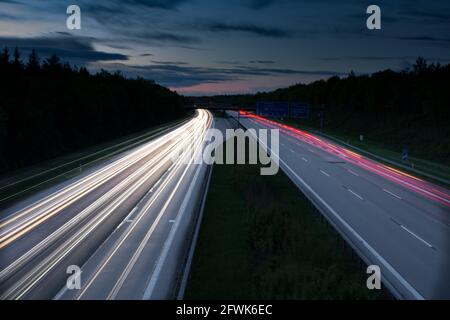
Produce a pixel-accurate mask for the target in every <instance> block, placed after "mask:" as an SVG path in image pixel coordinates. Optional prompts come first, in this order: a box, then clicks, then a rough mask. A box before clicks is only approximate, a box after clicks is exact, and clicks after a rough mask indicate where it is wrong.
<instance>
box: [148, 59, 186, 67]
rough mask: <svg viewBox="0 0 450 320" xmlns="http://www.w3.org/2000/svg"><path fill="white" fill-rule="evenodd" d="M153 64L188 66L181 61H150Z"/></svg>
mask: <svg viewBox="0 0 450 320" xmlns="http://www.w3.org/2000/svg"><path fill="white" fill-rule="evenodd" d="M151 62H152V63H154V64H161V65H174V66H184V65H188V64H189V63H187V62H183V61H158V60H152V61H151Z"/></svg>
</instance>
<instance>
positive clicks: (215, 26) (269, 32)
mask: <svg viewBox="0 0 450 320" xmlns="http://www.w3.org/2000/svg"><path fill="white" fill-rule="evenodd" d="M207 28H208V30H209V31H212V32H246V33H252V34H255V35H258V36H263V37H271V38H286V37H289V36H290V35H291V33H290V32H288V31H286V30H283V29H279V28H267V27H259V26H256V25H247V24H225V23H220V22H217V23H211V24H209V25H208V26H207Z"/></svg>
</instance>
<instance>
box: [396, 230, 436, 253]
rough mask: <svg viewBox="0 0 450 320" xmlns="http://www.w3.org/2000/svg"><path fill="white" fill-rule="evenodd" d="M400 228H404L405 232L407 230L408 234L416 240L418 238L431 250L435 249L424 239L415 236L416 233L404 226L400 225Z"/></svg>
mask: <svg viewBox="0 0 450 320" xmlns="http://www.w3.org/2000/svg"><path fill="white" fill-rule="evenodd" d="M400 228H402V229H403V230H405V231H406V232H408V233H409V234H410V235H412V236H413V237H414V238H416V239H417V240H419V241H421V242H423V243H424V244H426V245H427V246H428V247H429V248H433V249H434V247H433V246H432V245H431V244H430V243H429V242H427V241H425V240H424V239H422V238H421V237H419V236H418V235H417V234H415V233H414V232H412V231H411V230H409V229H408V228H407V227H405V226H404V225H400Z"/></svg>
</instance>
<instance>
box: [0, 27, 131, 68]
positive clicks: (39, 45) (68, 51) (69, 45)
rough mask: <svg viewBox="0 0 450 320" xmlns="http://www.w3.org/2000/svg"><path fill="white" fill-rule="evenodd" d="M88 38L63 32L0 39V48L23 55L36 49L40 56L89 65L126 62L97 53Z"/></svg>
mask: <svg viewBox="0 0 450 320" xmlns="http://www.w3.org/2000/svg"><path fill="white" fill-rule="evenodd" d="M93 41H94V39H93V38H90V37H73V36H68V35H67V33H65V32H59V33H55V35H53V36H47V37H46V36H41V37H35V38H20V37H0V46H2V47H3V46H6V47H16V46H17V47H19V49H20V50H21V51H22V52H23V53H28V52H30V51H31V50H32V49H36V51H37V53H38V54H39V55H40V56H41V57H44V56H50V55H52V54H57V55H58V56H60V57H61V58H62V59H64V60H71V61H73V60H75V61H76V62H82V63H89V62H100V61H114V60H122V61H123V60H128V56H125V55H122V54H118V53H109V52H102V51H97V50H95V49H94V47H93V45H92V43H93Z"/></svg>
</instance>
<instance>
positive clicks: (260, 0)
mask: <svg viewBox="0 0 450 320" xmlns="http://www.w3.org/2000/svg"><path fill="white" fill-rule="evenodd" d="M274 2H275V1H274V0H250V1H249V2H248V3H247V6H248V7H249V8H252V9H255V10H259V9H263V8H266V7H268V6H270V5H271V4H272V3H274Z"/></svg>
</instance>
